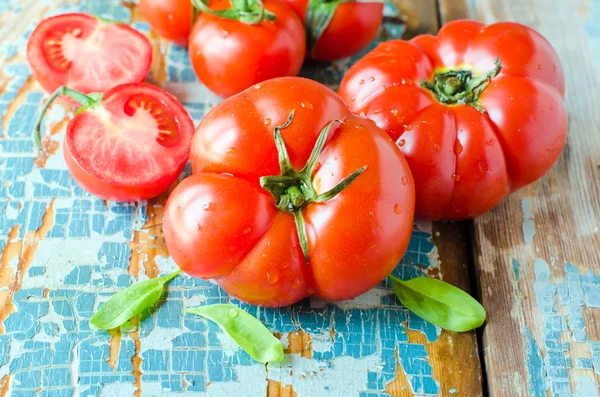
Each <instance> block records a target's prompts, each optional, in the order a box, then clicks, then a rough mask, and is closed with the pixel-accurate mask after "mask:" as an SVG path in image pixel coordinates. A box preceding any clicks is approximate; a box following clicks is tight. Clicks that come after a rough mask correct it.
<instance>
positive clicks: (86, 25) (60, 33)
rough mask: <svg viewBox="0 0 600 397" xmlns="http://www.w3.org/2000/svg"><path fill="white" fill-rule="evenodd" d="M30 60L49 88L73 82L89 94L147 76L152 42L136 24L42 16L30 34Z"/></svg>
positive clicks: (72, 85)
mask: <svg viewBox="0 0 600 397" xmlns="http://www.w3.org/2000/svg"><path fill="white" fill-rule="evenodd" d="M27 62H28V63H29V66H30V67H31V70H32V71H33V76H34V77H35V79H36V80H37V81H38V82H39V83H40V84H41V85H42V87H44V89H45V90H46V91H48V92H53V91H55V90H56V89H58V88H59V87H61V86H68V87H69V88H72V89H74V90H77V91H79V92H83V93H84V94H87V93H90V92H106V91H108V90H110V89H111V88H113V87H116V86H118V85H120V84H125V83H137V82H141V81H143V80H144V79H145V78H146V75H147V74H148V71H149V70H150V63H151V62H152V46H151V45H150V42H149V41H148V39H147V38H146V37H145V36H144V35H142V34H141V33H140V32H138V31H137V30H135V29H132V28H130V27H129V26H127V25H125V24H121V23H110V22H102V21H100V20H98V19H96V18H94V17H93V16H91V15H87V14H82V13H75V14H62V15H56V16H53V17H49V18H46V19H44V20H43V21H41V22H40V23H39V24H38V25H37V26H36V28H35V30H34V31H33V32H32V33H31V35H30V36H29V41H28V42H27Z"/></svg>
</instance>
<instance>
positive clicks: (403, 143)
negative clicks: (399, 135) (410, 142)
mask: <svg viewBox="0 0 600 397" xmlns="http://www.w3.org/2000/svg"><path fill="white" fill-rule="evenodd" d="M405 144H406V141H405V140H404V139H400V140H399V141H398V146H400V147H402V146H404V145H405Z"/></svg>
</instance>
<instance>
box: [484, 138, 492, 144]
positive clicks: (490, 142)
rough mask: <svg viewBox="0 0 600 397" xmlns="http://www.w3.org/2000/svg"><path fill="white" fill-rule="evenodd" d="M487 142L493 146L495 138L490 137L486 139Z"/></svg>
mask: <svg viewBox="0 0 600 397" xmlns="http://www.w3.org/2000/svg"><path fill="white" fill-rule="evenodd" d="M485 144H486V145H488V146H492V145H493V144H494V138H490V139H488V140H487V141H485Z"/></svg>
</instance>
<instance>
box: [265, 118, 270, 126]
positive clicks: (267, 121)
mask: <svg viewBox="0 0 600 397" xmlns="http://www.w3.org/2000/svg"><path fill="white" fill-rule="evenodd" d="M265 125H271V119H270V118H268V117H267V118H266V119H265Z"/></svg>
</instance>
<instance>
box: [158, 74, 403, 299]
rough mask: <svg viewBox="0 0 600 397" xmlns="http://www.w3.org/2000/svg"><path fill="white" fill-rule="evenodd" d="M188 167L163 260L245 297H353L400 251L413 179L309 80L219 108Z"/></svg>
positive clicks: (268, 87)
mask: <svg viewBox="0 0 600 397" xmlns="http://www.w3.org/2000/svg"><path fill="white" fill-rule="evenodd" d="M286 120H287V122H286ZM274 138H275V139H274ZM276 142H277V144H276ZM190 160H191V162H192V169H193V175H192V176H190V177H189V178H187V179H185V180H184V181H183V182H182V183H181V184H180V185H179V186H178V187H177V188H176V189H175V190H174V191H173V193H172V194H171V196H170V197H169V200H168V202H167V205H166V208H165V215H164V223H163V228H164V233H165V241H166V243H167V246H168V248H169V252H170V253H171V255H172V257H173V259H174V260H175V262H176V263H177V264H178V265H179V267H181V268H182V269H183V270H184V271H185V272H187V273H189V274H190V275H193V276H196V277H202V278H214V279H216V281H217V282H218V283H219V284H220V285H221V286H222V287H223V288H224V289H225V290H226V291H227V292H228V293H230V294H231V295H233V296H235V297H238V298H240V299H242V300H244V301H247V302H250V303H252V304H257V305H264V306H271V307H277V306H285V305H289V304H292V303H294V302H296V301H298V300H300V299H302V298H304V297H307V296H310V295H314V296H318V297H321V298H324V299H328V300H342V299H350V298H354V297H356V296H357V295H359V294H362V293H364V292H366V291H367V290H369V289H370V288H372V287H374V286H376V285H377V284H379V283H380V282H381V281H382V280H383V279H384V278H385V277H386V276H387V275H388V274H389V273H390V272H391V271H392V270H393V269H394V267H395V266H396V264H397V263H398V261H399V260H400V259H401V257H402V255H403V254H404V251H405V249H406V247H407V244H408V241H409V239H410V235H411V231H412V223H413V216H414V183H413V179H412V176H411V173H410V170H409V168H408V164H407V163H406V160H405V159H404V156H403V155H402V153H401V152H400V150H398V147H397V146H396V145H395V144H394V142H393V141H392V140H391V139H390V138H389V137H388V136H387V135H386V134H385V133H384V132H383V131H381V130H380V129H379V128H378V127H377V126H376V125H375V124H374V123H373V122H371V121H369V120H366V119H363V118H361V117H358V116H355V115H352V114H351V112H350V111H349V109H348V107H347V106H346V105H345V104H344V102H343V101H342V100H341V98H340V97H339V96H338V95H336V94H335V92H333V91H331V90H330V89H328V88H327V87H325V86H324V85H322V84H319V83H317V82H315V81H312V80H307V79H302V78H279V79H273V80H269V81H265V82H264V83H261V84H260V85H256V86H254V87H251V88H249V89H248V90H246V91H244V92H242V93H240V94H238V95H236V96H234V97H231V98H229V99H227V100H225V101H224V102H222V103H220V104H219V105H217V106H216V107H215V108H214V109H212V110H211V111H210V112H209V113H208V114H207V115H206V116H205V118H204V119H203V120H202V122H201V123H200V125H199V127H198V129H197V131H196V134H195V136H194V138H193V141H192V150H191V155H190ZM332 189H333V190H332ZM340 191H341V192H340ZM338 193H339V194H338Z"/></svg>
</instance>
